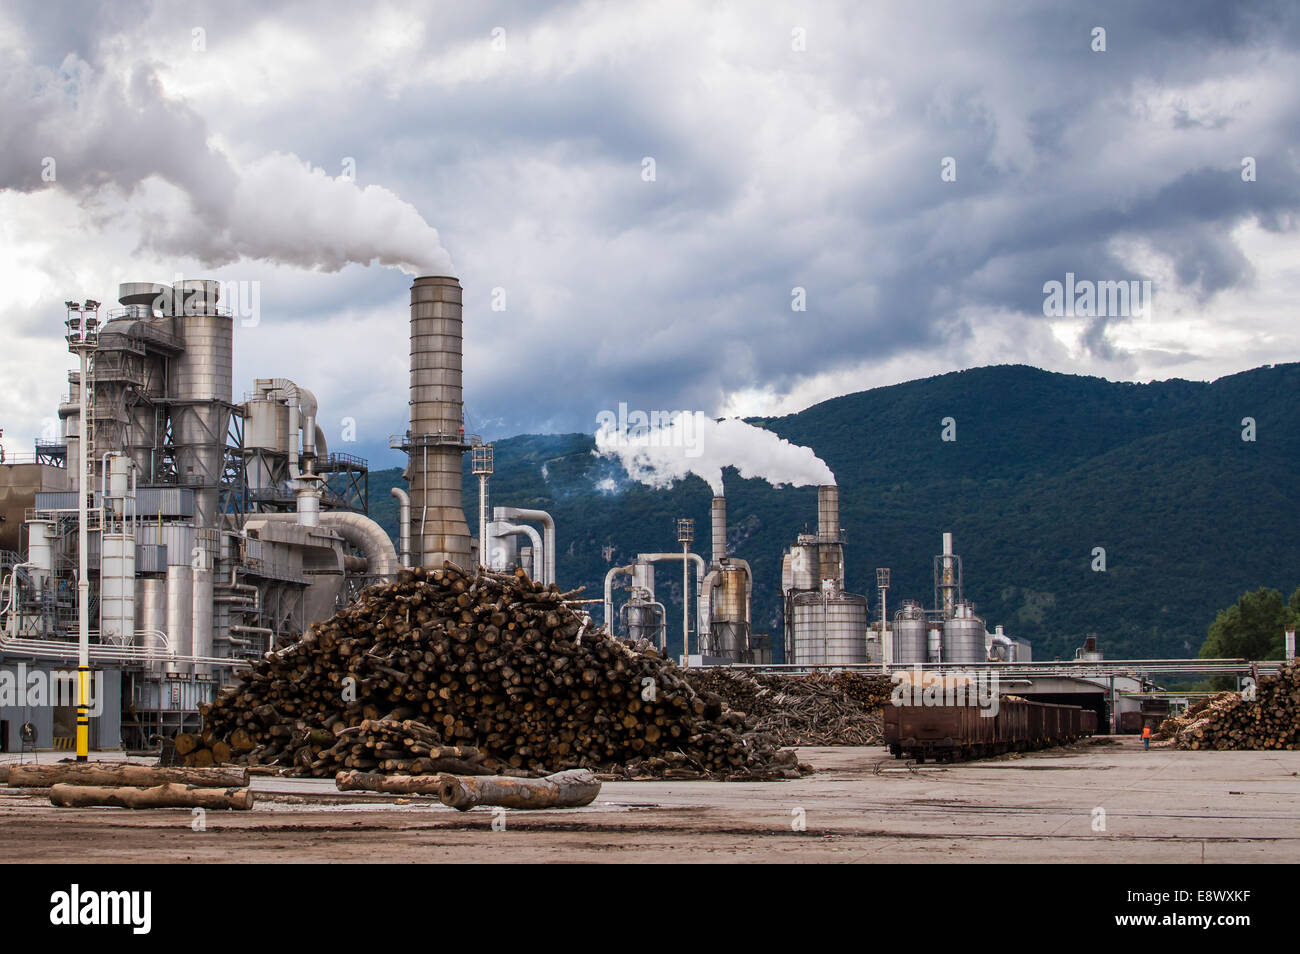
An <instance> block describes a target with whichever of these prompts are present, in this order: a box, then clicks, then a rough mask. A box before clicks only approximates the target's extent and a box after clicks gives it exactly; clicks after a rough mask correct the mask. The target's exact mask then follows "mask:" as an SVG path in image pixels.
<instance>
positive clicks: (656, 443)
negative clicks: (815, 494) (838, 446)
mask: <svg viewBox="0 0 1300 954" xmlns="http://www.w3.org/2000/svg"><path fill="white" fill-rule="evenodd" d="M620 412H621V413H620V415H618V416H617V417H616V416H615V415H614V414H612V413H609V412H606V413H605V414H602V415H601V416H600V417H599V418H598V419H597V423H598V424H599V425H600V426H599V428H598V429H597V431H596V453H597V454H599V455H601V456H603V457H609V458H613V459H616V460H618V461H619V462H620V463H622V465H623V469H624V470H626V471H627V473H628V475H629V476H630V477H631V478H632V479H633V480H636V481H638V482H640V483H643V484H646V485H648V486H650V487H668V486H671V485H672V484H673V483H675V482H676V481H678V480H681V479H683V478H685V477H687V476H689V475H691V474H695V475H696V476H697V477H700V478H703V479H704V480H705V481H706V482H707V483H708V485H709V486H710V487H712V488H713V493H714V496H722V469H723V468H724V467H734V468H736V470H737V471H739V473H740V476H741V477H744V478H755V477H757V478H761V479H762V480H766V481H767V482H768V483H770V484H772V485H773V486H776V487H781V486H785V485H787V484H789V485H793V486H795V487H805V486H808V485H809V484H816V485H821V484H833V483H835V475H834V474H832V473H831V469H830V468H829V467H828V466H826V462H825V461H824V460H822V459H821V458H820V457H818V456H817V455H816V454H814V453H813V451H812V448H810V447H801V446H800V445H798V444H791V443H790V442H789V441H787V440H784V439H783V438H781V437H778V436H777V435H776V434H773V433H772V432H771V431H767V430H764V429H763V428H761V427H755V426H754V425H752V424H746V423H745V422H744V421H742V420H740V419H739V418H727V419H725V420H722V421H714V420H713V419H711V418H709V417H708V416H706V415H705V414H703V413H702V412H700V411H696V412H695V413H693V414H692V413H688V412H685V411H683V412H680V413H678V414H676V415H674V416H672V418H671V419H670V420H669V421H667V422H666V423H665V422H660V423H648V422H647V423H641V422H640V421H638V420H637V418H638V412H633V413H632V414H631V415H629V414H627V413H626V409H625V408H620ZM639 416H640V417H641V418H645V415H643V414H642V415H639ZM647 421H648V419H647Z"/></svg>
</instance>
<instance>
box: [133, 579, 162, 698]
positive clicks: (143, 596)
mask: <svg viewBox="0 0 1300 954" xmlns="http://www.w3.org/2000/svg"><path fill="white" fill-rule="evenodd" d="M135 619H136V628H137V629H138V630H140V633H141V635H140V645H141V646H143V647H144V648H145V650H147V651H148V652H149V653H150V655H151V656H153V657H155V658H157V657H160V656H161V654H162V651H163V641H162V637H161V636H160V635H159V633H165V632H166V631H167V578H166V577H162V576H137V577H136V578H135ZM148 668H149V671H150V672H152V673H154V674H157V672H158V670H159V667H158V664H157V663H151V664H150V665H149V667H148Z"/></svg>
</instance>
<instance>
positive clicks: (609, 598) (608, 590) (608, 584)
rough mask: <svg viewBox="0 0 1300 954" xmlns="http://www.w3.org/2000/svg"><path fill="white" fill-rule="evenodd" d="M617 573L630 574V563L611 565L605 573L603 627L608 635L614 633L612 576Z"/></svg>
mask: <svg viewBox="0 0 1300 954" xmlns="http://www.w3.org/2000/svg"><path fill="white" fill-rule="evenodd" d="M619 574H625V575H627V576H631V575H632V565H631V564H628V565H627V566H612V567H610V568H609V572H608V573H606V574H605V627H606V628H607V629H608V630H609V635H611V636H613V635H614V577H616V576H618V575H619Z"/></svg>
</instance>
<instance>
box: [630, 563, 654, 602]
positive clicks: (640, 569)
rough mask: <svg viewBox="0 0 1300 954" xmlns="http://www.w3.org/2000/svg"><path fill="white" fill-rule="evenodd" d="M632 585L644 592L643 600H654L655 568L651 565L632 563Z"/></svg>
mask: <svg viewBox="0 0 1300 954" xmlns="http://www.w3.org/2000/svg"><path fill="white" fill-rule="evenodd" d="M632 585H633V586H634V587H640V588H641V589H643V590H645V591H646V596H645V598H646V599H647V600H653V599H654V598H655V567H654V564H653V563H634V564H633V565H632Z"/></svg>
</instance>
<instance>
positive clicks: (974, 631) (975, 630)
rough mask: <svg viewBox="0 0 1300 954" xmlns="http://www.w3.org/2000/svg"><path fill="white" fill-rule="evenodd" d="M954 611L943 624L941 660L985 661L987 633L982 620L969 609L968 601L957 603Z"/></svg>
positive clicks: (950, 661)
mask: <svg viewBox="0 0 1300 954" xmlns="http://www.w3.org/2000/svg"><path fill="white" fill-rule="evenodd" d="M956 613H957V615H956V616H954V617H953V618H952V619H949V620H945V621H944V624H943V661H944V662H946V663H974V662H986V661H987V660H988V650H987V648H986V647H987V641H988V634H987V633H986V632H985V631H984V620H982V619H980V618H979V617H978V616H976V615H975V614H974V613H973V612H972V611H971V607H970V604H969V603H961V604H958V606H957V609H956Z"/></svg>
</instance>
